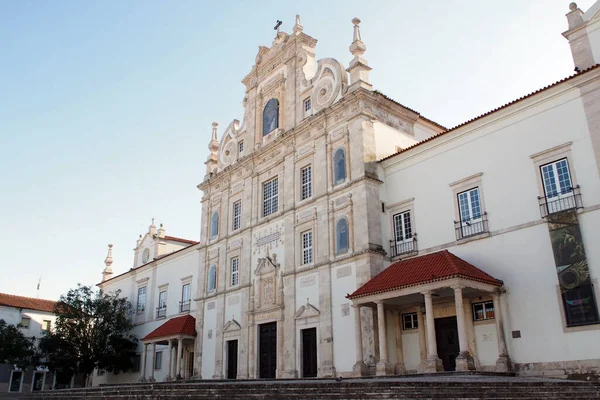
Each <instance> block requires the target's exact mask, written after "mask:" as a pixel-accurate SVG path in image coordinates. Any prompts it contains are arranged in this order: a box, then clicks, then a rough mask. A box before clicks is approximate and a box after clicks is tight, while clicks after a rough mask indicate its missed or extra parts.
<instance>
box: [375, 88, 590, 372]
mask: <svg viewBox="0 0 600 400" xmlns="http://www.w3.org/2000/svg"><path fill="white" fill-rule="evenodd" d="M555 91H556V90H555ZM551 93H553V91H552V90H550V91H549V92H548V93H546V95H549V94H551ZM578 95H579V92H578V90H577V89H571V90H570V91H568V92H566V93H563V94H562V95H560V96H559V95H556V96H555V97H549V98H547V100H546V101H545V102H543V103H541V104H538V105H535V106H533V105H532V106H531V107H529V108H526V109H524V110H523V111H521V112H519V113H516V114H512V115H510V116H509V115H507V116H504V117H502V118H501V116H502V115H503V112H499V113H498V114H496V117H497V118H498V119H497V120H496V121H494V122H491V123H486V124H483V123H474V124H473V126H477V125H480V127H479V128H477V129H474V130H473V131H472V132H471V133H468V134H464V135H463V136H461V137H458V133H459V132H462V131H463V130H464V128H463V130H458V131H456V132H454V133H449V134H447V136H444V137H442V138H440V139H439V140H437V141H432V142H429V143H426V144H423V145H422V146H419V147H417V148H416V149H415V150H412V151H410V152H406V153H403V154H400V155H399V156H398V157H394V158H392V159H390V160H387V161H385V162H383V163H382V166H383V168H384V171H385V177H384V179H385V189H384V190H382V192H381V193H382V195H383V196H385V197H384V198H383V199H382V200H385V201H386V202H387V204H393V203H395V202H399V201H402V200H406V199H409V198H414V215H413V229H414V232H416V233H418V247H419V250H421V251H426V250H427V249H430V251H434V250H439V249H440V247H436V246H443V247H446V248H448V250H449V251H450V252H453V253H455V254H456V255H457V256H459V257H462V258H463V259H465V260H466V261H468V262H470V263H472V264H473V265H475V266H477V267H478V268H480V269H482V270H483V271H485V272H487V273H489V274H491V275H493V276H494V277H496V278H498V279H501V280H503V281H504V283H505V287H506V289H507V294H506V295H504V296H503V301H504V302H506V304H507V306H508V307H507V310H505V312H506V324H505V330H506V331H505V336H506V338H507V339H506V340H507V345H508V348H509V353H510V356H511V357H512V359H513V361H515V362H551V361H566V360H582V359H597V358H600V348H598V346H596V345H595V343H596V342H597V337H598V331H597V330H589V331H583V332H572V333H565V332H563V325H562V321H561V314H560V307H562V305H561V302H560V299H559V296H558V294H557V291H556V286H557V284H558V279H557V276H556V271H555V265H554V258H553V252H552V248H551V244H550V239H549V234H548V227H547V224H546V223H545V221H543V220H542V219H541V218H540V213H539V207H538V200H537V196H538V195H539V194H540V193H539V184H540V183H539V182H538V177H537V175H536V169H535V166H534V163H533V161H532V159H531V158H530V155H532V154H535V153H538V152H541V151H544V150H548V149H550V148H552V147H555V146H558V145H562V144H565V143H568V142H571V143H572V144H571V152H572V163H571V164H570V168H571V173H572V175H573V176H574V177H575V178H576V180H577V183H578V184H579V185H581V193H582V201H583V204H584V206H585V207H588V208H590V207H591V208H593V207H594V206H597V205H598V204H600V180H599V179H598V173H597V168H596V161H595V158H594V154H593V150H592V146H591V141H590V137H589V133H588V128H587V122H586V120H585V116H584V113H583V107H582V103H581V100H580V98H579V97H578ZM527 101H530V100H526V101H525V102H527ZM455 136H457V137H456V138H454V137H455ZM451 138H454V139H451ZM477 173H482V176H481V179H482V187H481V191H482V197H483V201H484V204H485V208H486V211H487V212H488V217H489V229H490V231H491V232H492V233H493V236H492V237H489V238H486V239H481V240H476V241H472V242H468V243H465V244H461V245H456V242H455V240H456V236H455V231H454V220H455V215H456V213H455V201H454V195H453V192H452V189H451V187H450V186H449V184H450V183H452V182H455V181H457V180H460V179H463V178H466V177H469V176H472V175H473V174H477ZM424 177H426V179H424ZM389 219H390V216H389V214H388V213H385V214H384V213H382V220H381V221H382V225H383V228H382V229H383V239H384V241H383V243H385V244H388V243H389V239H390V238H391V237H392V229H391V227H390V221H389ZM579 220H580V224H581V230H582V236H583V240H584V245H585V250H586V253H587V256H588V262H589V266H590V271H591V276H592V278H596V279H598V278H600V249H598V247H599V246H596V245H595V243H597V237H598V236H597V227H598V226H600V211H589V212H585V213H583V214H580V215H579ZM528 225H532V226H529V227H526V226H528ZM518 227H521V229H518V230H514V231H511V232H508V233H504V234H501V232H499V231H501V230H505V229H516V228H518ZM443 247H441V248H443ZM513 330H520V331H521V336H522V337H521V338H519V339H513V338H512V335H511V331H513Z"/></svg>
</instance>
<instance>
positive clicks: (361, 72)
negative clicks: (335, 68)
mask: <svg viewBox="0 0 600 400" xmlns="http://www.w3.org/2000/svg"><path fill="white" fill-rule="evenodd" d="M352 24H354V35H353V38H352V39H353V40H352V44H351V45H350V53H352V55H353V56H354V58H353V59H352V61H350V67H348V69H347V71H348V72H349V73H350V86H349V87H348V92H352V91H354V90H356V89H358V88H359V87H362V88H364V89H367V90H373V86H372V85H371V82H370V81H369V71H371V67H369V63H368V62H367V60H365V59H364V58H363V57H362V55H363V54H364V53H365V51H366V50H367V46H366V45H365V44H364V43H363V41H362V39H361V36H360V19H358V18H353V19H352Z"/></svg>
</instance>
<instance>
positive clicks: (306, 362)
mask: <svg viewBox="0 0 600 400" xmlns="http://www.w3.org/2000/svg"><path fill="white" fill-rule="evenodd" d="M567 19H568V30H567V31H566V32H564V33H563V35H564V36H565V38H566V39H567V40H568V42H569V44H570V45H571V49H572V54H573V59H574V63H575V67H576V68H575V69H576V72H575V74H574V75H572V76H569V77H567V78H565V79H563V80H561V81H559V82H556V83H553V84H551V85H549V86H547V87H545V88H543V89H540V90H538V91H536V92H534V93H531V94H528V95H526V96H524V97H521V98H519V99H517V100H515V101H513V102H511V103H508V104H506V105H503V106H501V107H499V108H497V109H495V110H492V111H490V112H488V113H486V114H483V115H481V116H479V117H477V118H475V119H473V120H470V121H467V122H465V123H463V124H461V125H459V126H457V127H454V128H452V129H447V128H445V127H443V126H441V125H439V124H438V123H436V122H433V121H431V120H430V119H427V118H425V117H424V116H422V115H421V114H419V113H418V112H416V111H414V110H412V109H410V108H408V107H406V106H404V105H402V104H400V103H398V102H396V101H394V100H392V99H390V98H388V97H387V96H385V95H383V94H382V93H381V92H379V91H376V90H374V89H373V87H372V85H371V83H370V80H369V71H370V70H371V67H370V66H369V64H368V62H367V60H366V59H365V58H363V54H364V53H365V51H366V45H365V43H363V42H362V40H361V36H360V28H359V24H360V20H358V19H354V20H353V21H352V23H353V25H354V28H353V29H354V35H353V41H352V43H351V45H350V52H351V54H352V56H353V58H352V61H351V62H350V64H349V66H348V67H347V68H346V67H345V66H344V65H342V64H341V63H340V62H338V61H337V60H335V59H332V58H324V59H319V60H316V58H315V48H316V44H317V41H316V39H314V38H312V37H310V36H308V35H307V34H305V33H304V32H303V27H302V25H301V22H300V18H299V17H297V18H296V23H295V25H294V27H293V31H292V32H291V33H289V34H288V33H285V32H278V33H277V35H276V37H275V39H274V41H273V43H272V45H271V47H264V46H261V47H260V49H259V52H258V54H257V56H256V60H255V65H254V66H253V67H252V69H251V71H250V72H249V73H248V75H246V77H244V79H243V80H242V82H243V83H244V85H245V86H246V91H245V94H244V98H243V105H244V115H243V119H242V122H241V123H240V122H239V121H238V120H234V121H233V122H231V123H230V124H229V125H228V126H227V127H226V128H225V129H224V130H223V131H221V132H220V133H219V129H218V124H217V123H214V124H213V129H212V138H211V141H210V143H209V149H210V155H209V157H208V159H207V160H206V163H205V164H206V175H205V176H204V179H203V181H202V182H201V183H200V184H199V185H198V188H199V189H200V190H201V191H202V193H203V197H202V221H201V230H200V241H199V242H195V241H189V240H184V239H180V238H176V237H171V236H167V235H166V231H165V228H164V227H163V226H162V225H160V227H159V229H157V228H156V226H155V225H154V222H153V223H152V225H151V226H150V227H149V229H148V232H147V233H146V234H145V235H144V236H142V237H140V239H139V240H138V242H137V246H136V248H135V256H134V264H133V267H132V268H131V269H129V266H128V267H123V268H119V269H120V270H122V271H123V273H121V274H115V273H113V270H112V262H113V260H112V255H111V249H110V248H109V255H108V257H107V259H106V261H105V263H106V268H105V270H104V273H103V281H102V283H100V284H99V286H100V287H101V288H102V289H103V290H105V291H114V290H117V289H120V290H121V291H122V293H123V295H125V296H127V297H128V298H129V299H130V301H131V302H132V304H133V305H134V308H135V311H136V314H135V315H134V316H133V318H134V320H135V325H136V327H135V332H136V334H137V336H138V337H139V339H140V344H139V353H138V356H136V368H135V369H134V371H132V372H130V373H126V374H120V375H114V374H110V373H104V374H102V375H100V376H95V377H94V384H100V383H118V382H133V381H138V380H150V381H163V380H171V379H191V378H197V379H257V378H303V377H333V376H346V377H350V376H365V375H390V374H405V373H419V372H435V371H453V370H457V371H466V370H483V371H502V372H504V371H514V372H516V373H519V374H529V375H551V376H569V375H572V376H573V375H576V374H588V373H599V372H600V347H598V345H597V343H598V339H599V338H600V318H599V314H598V301H599V299H600V291H599V288H598V285H599V284H598V278H599V277H600V246H598V247H597V246H595V245H594V243H597V240H598V237H596V234H595V232H596V231H597V229H598V227H600V68H599V67H598V64H599V63H600V1H599V2H596V3H595V4H594V5H593V6H592V7H591V8H590V9H589V10H588V11H587V12H585V13H584V12H582V11H581V10H580V9H579V8H577V5H575V4H574V3H573V4H571V6H570V12H569V13H568V14H567ZM594 238H596V239H594Z"/></svg>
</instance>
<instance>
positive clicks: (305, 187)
mask: <svg viewBox="0 0 600 400" xmlns="http://www.w3.org/2000/svg"><path fill="white" fill-rule="evenodd" d="M300 175H301V177H300V179H301V182H302V188H301V194H300V199H301V200H306V199H308V198H309V197H311V196H312V167H311V166H310V165H307V166H306V167H304V168H302V169H301V170H300Z"/></svg>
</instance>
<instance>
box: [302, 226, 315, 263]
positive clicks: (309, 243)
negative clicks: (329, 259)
mask: <svg viewBox="0 0 600 400" xmlns="http://www.w3.org/2000/svg"><path fill="white" fill-rule="evenodd" d="M312 261H313V237H312V231H306V232H302V264H303V265H304V264H310V263H311V262H312Z"/></svg>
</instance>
